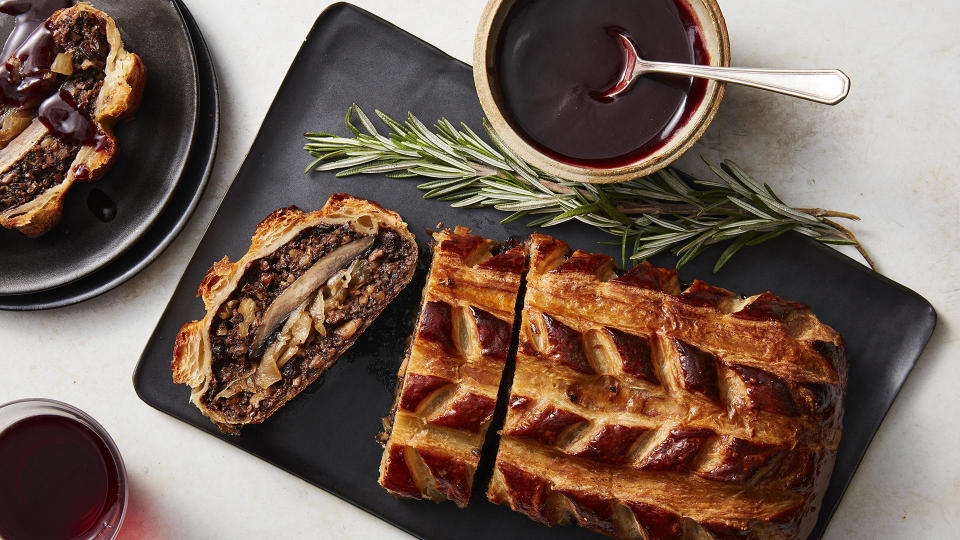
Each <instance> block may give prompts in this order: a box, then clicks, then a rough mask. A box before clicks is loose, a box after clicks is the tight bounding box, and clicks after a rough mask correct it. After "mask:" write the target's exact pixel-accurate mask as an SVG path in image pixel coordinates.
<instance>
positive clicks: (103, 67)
mask: <svg viewBox="0 0 960 540" xmlns="http://www.w3.org/2000/svg"><path fill="white" fill-rule="evenodd" d="M5 4H12V3H5ZM23 4H26V5H27V6H29V4H28V3H23ZM7 7H9V8H11V9H13V8H16V6H12V5H11V6H7ZM23 9H27V7H24V8H23ZM5 60H6V61H5V63H3V64H0V89H2V92H0V225H2V226H3V227H5V228H8V229H17V230H19V231H20V232H22V233H24V234H26V235H28V236H38V235H41V234H43V233H45V232H47V231H48V230H49V229H50V228H51V227H53V225H55V224H56V223H57V221H59V219H60V216H61V213H62V211H63V201H64V198H65V196H66V194H67V191H68V190H69V189H70V187H71V186H72V185H73V183H74V182H77V181H89V180H95V179H97V178H100V177H101V176H103V175H104V174H106V172H107V170H108V169H109V168H110V166H111V165H112V164H113V162H114V160H115V158H116V155H117V140H116V137H115V136H114V134H113V128H114V125H115V124H116V122H117V121H118V120H119V119H121V118H124V117H126V116H129V115H131V114H133V112H134V111H135V110H136V109H137V106H138V105H139V103H140V98H141V96H142V94H143V85H144V81H145V70H144V67H143V63H142V62H141V60H140V57H138V56H137V55H136V54H133V53H131V52H128V51H127V50H126V49H125V48H124V45H123V41H122V40H121V38H120V32H119V31H118V30H117V25H116V24H115V23H114V21H113V19H111V18H110V16H109V15H107V14H106V13H104V12H102V11H100V10H98V9H95V8H93V7H91V6H90V5H89V4H86V3H81V4H78V5H76V6H73V7H69V8H66V9H62V10H59V11H57V12H56V13H54V14H53V15H52V16H51V17H50V18H49V19H47V21H46V22H44V23H42V24H40V26H38V27H37V28H36V30H34V31H33V33H31V34H30V35H29V36H28V37H27V38H26V40H25V41H24V42H23V43H22V44H21V45H19V47H18V48H16V49H15V50H14V52H13V54H11V55H10V57H9V58H6V59H5Z"/></svg>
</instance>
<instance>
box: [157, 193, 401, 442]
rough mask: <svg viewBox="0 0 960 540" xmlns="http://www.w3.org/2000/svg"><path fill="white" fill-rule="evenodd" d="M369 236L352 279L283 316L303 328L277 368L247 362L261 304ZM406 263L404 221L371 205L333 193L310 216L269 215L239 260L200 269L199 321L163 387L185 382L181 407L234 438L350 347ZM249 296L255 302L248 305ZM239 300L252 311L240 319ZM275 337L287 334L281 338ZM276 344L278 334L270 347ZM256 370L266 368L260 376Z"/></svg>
mask: <svg viewBox="0 0 960 540" xmlns="http://www.w3.org/2000/svg"><path fill="white" fill-rule="evenodd" d="M371 236H372V237H374V241H373V244H372V245H371V247H369V248H368V249H367V250H366V251H365V252H363V253H362V254H361V255H360V256H359V257H358V258H357V259H356V260H355V263H361V264H362V268H365V269H364V270H362V269H360V268H361V267H357V266H353V265H351V266H350V268H351V269H353V272H352V274H344V273H343V272H346V270H344V271H343V272H341V274H338V275H337V276H341V277H342V279H341V277H337V276H335V277H334V278H331V282H336V284H340V285H342V287H340V288H337V289H336V293H331V292H330V286H329V285H328V286H325V287H323V288H321V290H320V291H319V292H318V293H317V294H323V295H325V296H321V297H319V300H318V299H317V297H313V298H312V299H310V300H308V301H307V304H310V307H309V309H303V307H301V309H300V310H299V311H298V312H297V313H295V314H294V315H291V316H290V317H289V319H288V323H287V324H288V325H289V324H290V322H291V321H294V317H297V319H296V321H294V322H303V323H305V325H304V326H305V329H306V330H307V331H306V332H303V331H301V332H296V331H293V332H292V333H293V334H299V336H300V337H299V339H300V341H296V339H297V338H295V337H293V338H290V339H291V341H289V342H287V346H286V348H285V349H283V350H274V351H273V353H277V354H276V356H277V357H278V359H277V361H276V362H275V364H274V365H276V366H279V367H278V369H276V368H274V366H272V365H269V363H268V362H265V361H264V359H265V358H264V357H267V355H268V353H270V351H271V349H270V348H268V349H267V351H268V352H267V353H264V354H263V355H262V356H258V357H255V358H249V357H248V346H249V342H250V341H251V339H252V336H253V334H254V331H255V330H256V329H257V327H258V326H259V324H260V323H261V322H262V317H263V314H264V311H265V310H266V309H267V306H269V304H270V301H271V299H275V298H276V297H277V296H278V295H279V294H282V292H283V291H284V290H285V288H286V287H288V286H289V285H290V284H291V283H292V282H293V281H295V280H296V278H298V277H299V276H301V275H303V274H304V273H305V272H306V271H307V270H308V269H309V268H310V267H311V265H312V264H315V263H316V261H317V260H318V259H320V258H321V257H323V256H324V255H325V254H327V253H330V252H332V251H333V250H335V249H336V248H337V247H339V246H341V245H344V244H347V243H349V242H351V241H355V240H359V239H363V238H366V237H371ZM416 261H417V244H416V239H415V238H414V236H413V235H412V234H411V233H410V231H409V230H407V224H406V223H404V222H403V219H402V218H401V217H400V216H399V215H398V214H397V213H395V212H392V211H390V210H385V209H384V208H382V207H381V206H380V205H378V204H377V203H375V202H373V201H368V200H365V199H358V198H354V197H351V196H349V195H345V194H342V193H337V194H334V195H332V196H331V197H330V199H329V200H328V201H327V203H326V204H325V205H324V206H323V208H321V209H320V210H319V211H316V212H310V213H306V212H302V211H301V210H299V209H297V208H295V207H289V208H282V209H280V210H277V211H276V212H274V213H273V214H271V215H270V216H268V217H267V218H266V219H264V220H263V222H261V223H260V224H259V225H258V226H257V229H256V232H255V233H254V234H253V238H252V242H251V244H250V248H249V250H248V251H247V253H246V254H245V255H244V256H243V257H241V258H240V260H238V261H237V262H231V261H230V260H229V258H227V257H224V258H223V260H221V261H220V262H218V263H216V264H215V265H214V266H213V268H211V269H210V270H209V272H207V275H206V277H205V278H204V279H203V282H202V283H201V284H200V289H199V291H198V292H197V296H201V297H203V303H204V305H205V306H206V310H207V314H206V316H205V317H204V318H203V319H201V320H199V321H193V322H190V323H187V324H185V325H184V326H183V328H182V329H181V330H180V333H179V334H178V335H177V340H176V346H175V349H174V354H173V362H172V364H171V368H172V371H173V380H174V382H175V383H183V384H188V385H190V387H191V389H192V392H191V394H190V401H191V402H192V403H193V404H194V405H196V406H197V407H198V408H199V409H200V411H201V412H202V413H203V414H204V415H206V416H208V417H209V418H210V419H211V420H213V422H214V423H215V424H217V426H218V427H219V428H220V429H221V430H222V431H225V432H228V433H233V434H237V433H238V432H239V428H240V427H242V426H243V425H245V424H251V423H260V422H263V421H264V420H265V419H266V418H267V417H269V416H270V415H271V414H273V413H274V412H275V411H276V410H277V409H278V408H279V407H280V406H282V405H283V404H284V403H286V402H287V401H289V400H290V399H292V398H293V397H294V396H296V395H297V394H299V393H300V392H301V391H302V390H304V389H305V388H306V387H307V386H308V385H309V384H310V383H312V382H313V381H315V380H316V379H317V378H318V377H319V376H320V374H321V373H323V372H324V371H325V370H326V369H327V368H329V367H330V366H331V365H332V364H333V363H334V362H335V361H336V360H337V359H338V358H339V357H340V355H341V354H343V353H344V352H345V351H346V350H347V349H348V348H349V347H350V346H351V345H353V344H354V342H356V340H357V338H358V337H359V336H360V335H361V334H362V333H363V332H364V330H366V329H367V327H368V326H370V324H371V323H372V322H373V321H374V320H375V319H376V317H377V316H378V315H379V314H380V313H381V312H382V311H383V309H384V308H385V307H386V306H387V304H389V303H390V302H391V301H392V300H393V299H394V298H396V296H397V294H399V293H400V291H401V290H402V289H403V288H404V287H405V286H406V285H407V283H409V282H410V279H411V278H412V277H413V273H414V271H415V270H416ZM359 275H362V276H363V277H362V278H357V276H359ZM325 291H326V292H325ZM251 297H252V298H256V299H257V300H256V302H252V301H248V299H249V298H251ZM324 300H326V301H325V302H324ZM245 303H247V304H248V305H251V306H252V307H251V308H250V309H249V311H247V312H246V313H244V304H245ZM238 305H239V310H238V309H237V306H238ZM324 305H325V306H326V308H325V310H324V309H320V308H321V307H322V306H324ZM238 326H239V327H242V328H243V331H242V332H240V331H238V330H237V328H238ZM294 326H296V324H294ZM286 328H287V325H285V327H284V330H286ZM240 334H242V336H241V335H240ZM280 336H283V339H287V338H288V337H290V336H288V335H285V334H284V332H283V331H281V333H280ZM280 340H281V337H279V336H278V337H277V338H276V339H275V340H274V341H273V343H274V346H277V345H278V342H280ZM280 353H283V355H282V356H280ZM249 356H252V354H249ZM265 365H266V367H267V368H270V369H269V370H266V371H269V373H267V374H266V375H265V374H264V371H265V370H264V366H265ZM271 374H272V377H271V376H270V375H271ZM264 380H266V383H264ZM267 383H268V384H267Z"/></svg>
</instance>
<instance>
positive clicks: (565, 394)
mask: <svg viewBox="0 0 960 540" xmlns="http://www.w3.org/2000/svg"><path fill="white" fill-rule="evenodd" d="M529 249H530V271H529V272H528V275H527V294H526V297H525V299H524V309H523V313H522V315H523V318H522V323H521V324H522V326H521V332H520V344H519V350H518V353H517V368H516V373H515V376H514V383H513V388H512V390H511V396H510V401H509V404H510V407H509V409H508V413H507V419H506V422H505V425H504V429H503V432H502V433H503V437H502V439H501V446H500V450H499V453H498V456H497V461H496V465H495V471H494V477H493V481H492V483H491V486H490V490H489V493H488V496H489V497H490V499H491V500H493V501H495V502H500V503H504V504H508V505H509V506H511V507H512V508H514V509H515V510H518V511H521V512H524V513H526V514H527V515H529V516H530V517H532V518H534V519H538V520H540V521H544V522H547V523H565V522H570V521H573V522H575V523H579V524H580V525H582V526H585V527H589V528H591V529H594V530H597V531H599V532H603V533H605V534H609V535H613V536H617V537H634V536H639V535H640V534H641V531H643V534H645V535H646V536H647V537H648V538H661V537H664V538H685V537H696V535H697V534H702V533H704V532H705V531H709V532H710V533H711V534H714V535H721V536H722V535H723V534H727V533H728V532H730V531H735V532H737V533H738V534H742V535H746V536H747V537H750V536H758V535H762V536H764V537H770V536H771V535H772V536H773V537H777V536H780V537H803V536H805V535H806V532H804V531H807V532H808V531H809V529H810V528H812V526H813V521H815V516H816V509H817V507H818V505H819V500H820V497H821V496H822V491H823V487H822V485H821V484H823V483H824V482H825V481H826V479H827V478H828V477H829V472H830V469H831V468H832V461H833V459H834V457H835V453H836V447H837V444H838V442H839V434H840V418H841V412H842V407H841V403H840V398H839V396H840V395H841V394H842V389H843V387H844V385H845V382H846V371H845V362H844V360H845V359H844V357H843V355H844V353H843V347H842V342H841V341H840V338H839V335H837V334H836V332H834V331H833V330H832V329H830V328H828V327H826V326H824V325H822V324H821V323H819V321H817V320H816V318H815V317H814V316H813V315H812V314H810V312H809V310H808V309H807V308H806V306H803V305H801V304H796V303H792V302H787V301H784V300H781V299H780V298H777V297H775V296H773V295H771V294H769V293H764V294H761V295H757V296H753V297H750V298H740V297H737V296H736V295H734V294H733V293H730V292H729V291H725V290H723V289H718V288H715V287H710V286H708V285H706V284H703V283H702V282H695V283H694V284H693V285H692V286H691V287H689V288H687V289H686V290H681V288H680V285H679V282H678V280H677V277H676V273H675V272H673V271H668V270H663V269H657V268H654V267H652V266H650V265H648V264H641V265H639V266H637V267H636V268H635V269H634V270H632V271H631V272H629V273H627V274H625V275H623V276H620V277H618V276H617V275H616V274H615V273H614V271H613V262H612V260H611V259H610V258H609V257H605V256H600V255H593V254H588V253H583V252H577V253H574V254H573V255H572V256H571V255H570V254H569V249H568V248H567V246H566V244H565V243H563V242H560V241H557V240H555V239H552V238H550V237H546V236H542V235H534V236H533V238H532V239H531V241H530V246H529ZM525 486H526V487H525ZM668 488H669V489H668ZM734 494H735V496H734ZM537 497H541V498H540V499H537ZM638 505H640V506H638ZM638 508H639V509H640V510H637V509H638ZM665 516H672V517H670V519H667V517H665ZM811 516H813V518H812V520H811ZM665 520H666V521H665ZM664 523H668V524H669V526H667V525H663V524H664ZM658 524H660V525H658ZM661 525H663V526H664V527H666V529H663V528H662V527H661ZM657 531H659V532H657ZM665 531H672V533H671V534H666V532H665ZM723 531H727V532H723Z"/></svg>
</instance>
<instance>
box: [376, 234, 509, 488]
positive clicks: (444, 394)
mask: <svg viewBox="0 0 960 540" xmlns="http://www.w3.org/2000/svg"><path fill="white" fill-rule="evenodd" d="M469 231H470V229H466V228H463V227H457V229H456V230H455V231H454V232H451V231H449V230H444V231H441V232H439V233H436V234H435V235H434V240H435V247H434V252H433V265H432V267H431V269H430V275H429V277H428V279H427V284H426V288H425V289H424V294H423V307H422V311H421V314H420V318H419V321H418V323H417V330H416V333H415V337H414V340H413V343H412V345H411V347H410V351H409V353H408V355H407V357H406V359H405V360H404V362H403V364H402V365H401V367H400V373H399V378H400V381H399V383H398V389H397V399H396V403H395V404H394V412H393V416H392V418H388V419H386V422H385V424H386V428H387V430H388V431H389V433H390V436H389V439H388V440H387V443H386V448H385V449H384V452H383V459H382V461H381V465H380V480H379V481H380V485H382V486H383V487H384V488H386V489H387V490H388V491H389V492H390V493H392V494H394V495H396V496H398V497H404V498H411V499H431V500H434V501H443V500H447V499H449V500H451V501H453V502H455V503H456V504H457V505H459V506H461V507H462V506H466V504H467V502H468V501H469V499H470V490H471V486H472V485H473V475H474V472H475V471H476V468H477V462H478V461H479V459H480V449H481V447H482V446H483V441H484V436H485V435H486V432H487V428H488V427H489V426H490V422H491V420H492V418H493V413H494V408H495V406H496V402H497V391H498V388H499V385H500V376H501V374H502V372H503V369H504V366H505V364H506V360H507V355H508V353H509V349H510V339H511V336H512V333H513V320H514V313H515V309H516V301H517V291H518V290H519V288H520V277H521V274H522V272H523V269H524V259H525V256H524V252H523V249H522V248H521V247H514V248H512V249H508V250H506V251H504V252H502V253H499V254H497V255H494V254H493V253H492V252H491V250H494V249H495V248H496V247H497V246H496V244H495V243H494V242H493V241H492V240H487V239H484V238H480V237H479V236H474V235H471V234H468V233H469Z"/></svg>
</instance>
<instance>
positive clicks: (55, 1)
mask: <svg viewBox="0 0 960 540" xmlns="http://www.w3.org/2000/svg"><path fill="white" fill-rule="evenodd" d="M72 5H73V2H72V1H71V0H31V1H27V0H6V1H3V2H0V12H2V13H6V14H8V15H15V16H16V17H17V25H16V27H15V28H14V32H13V34H11V35H10V37H9V38H8V39H7V43H6V45H5V47H9V48H11V49H12V52H10V53H9V54H7V53H6V48H5V49H4V54H5V56H4V59H5V61H4V63H3V64H2V65H0V97H2V99H3V103H4V104H6V105H8V106H10V107H24V106H26V105H28V104H36V103H37V102H39V101H40V100H43V102H42V103H41V104H40V108H39V110H38V111H37V116H38V117H39V118H40V121H41V122H43V125H44V126H46V127H47V129H48V130H50V132H51V133H53V134H54V135H55V136H57V137H59V138H60V139H62V140H64V141H65V142H68V143H71V144H76V145H92V144H97V148H98V150H99V149H100V146H101V145H102V144H103V143H104V141H105V137H104V136H103V134H102V133H100V132H99V130H98V129H97V126H96V125H95V124H94V123H93V121H92V120H91V119H90V117H89V116H87V115H86V114H85V113H83V112H82V111H80V110H79V109H78V108H77V102H76V100H74V98H73V96H72V95H71V94H70V93H69V92H67V91H65V90H62V89H61V90H60V91H59V92H57V91H55V89H56V86H57V85H58V84H59V82H60V80H59V79H60V78H59V76H58V75H57V74H55V73H52V72H51V71H50V68H51V67H52V66H53V62H54V60H56V58H57V46H56V43H54V40H53V33H52V32H51V31H50V28H49V25H48V24H47V23H46V22H45V21H46V19H47V18H48V17H49V16H50V15H52V14H53V13H54V12H55V11H56V10H58V9H62V8H65V7H70V6H72ZM18 65H19V67H20V69H19V70H18V69H17V67H18Z"/></svg>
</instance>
